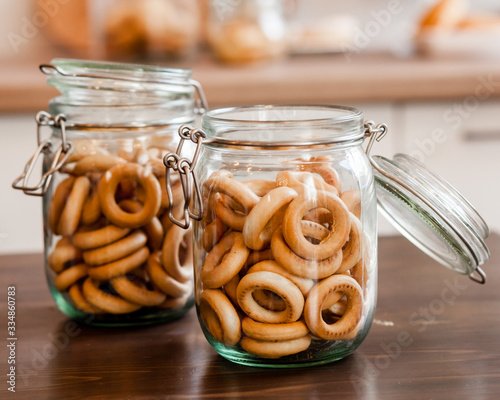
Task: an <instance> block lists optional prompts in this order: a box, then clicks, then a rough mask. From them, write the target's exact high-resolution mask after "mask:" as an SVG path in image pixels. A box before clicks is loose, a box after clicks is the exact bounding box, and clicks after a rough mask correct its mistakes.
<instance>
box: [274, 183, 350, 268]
mask: <svg viewBox="0 0 500 400" xmlns="http://www.w3.org/2000/svg"><path fill="white" fill-rule="evenodd" d="M317 207H322V208H326V209H327V210H328V211H330V212H331V213H332V215H333V219H334V230H333V231H331V232H330V233H329V235H328V236H327V237H326V238H325V239H323V240H322V241H321V243H320V244H317V245H315V244H312V243H311V242H309V241H308V240H306V238H305V237H304V235H303V234H302V229H301V221H302V218H303V217H304V215H305V214H306V213H307V212H308V211H309V210H311V209H313V208H317ZM350 227H351V221H350V218H349V211H348V210H347V207H346V206H345V205H344V203H343V202H342V201H341V200H340V199H339V198H338V197H337V196H335V195H333V194H331V193H329V192H324V191H318V192H316V193H315V195H314V196H308V195H307V196H306V195H299V196H298V197H296V198H295V199H294V200H293V201H292V202H291V203H290V205H289V206H288V209H287V210H286V212H285V217H284V218H283V237H284V238H285V241H286V243H287V244H288V246H289V247H290V249H292V251H293V252H294V253H295V254H297V255H299V256H300V257H302V258H305V259H308V260H324V259H326V258H328V257H331V256H333V255H334V254H335V253H336V252H337V251H339V250H340V249H341V248H342V246H343V245H344V243H345V242H346V240H347V238H348V236H349V230H350Z"/></svg>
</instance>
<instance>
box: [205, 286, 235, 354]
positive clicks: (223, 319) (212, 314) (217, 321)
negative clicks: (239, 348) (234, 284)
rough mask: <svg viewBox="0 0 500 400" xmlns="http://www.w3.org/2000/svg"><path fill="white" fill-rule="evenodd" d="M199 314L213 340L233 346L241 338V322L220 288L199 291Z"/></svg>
mask: <svg viewBox="0 0 500 400" xmlns="http://www.w3.org/2000/svg"><path fill="white" fill-rule="evenodd" d="M200 314H201V317H202V318H203V320H204V321H205V323H206V326H207V328H208V330H209V331H210V333H211V334H212V336H213V337H214V339H215V340H217V341H218V342H221V343H222V344H225V345H226V346H235V345H236V344H237V343H238V342H239V341H240V338H241V322H240V317H239V316H238V313H237V312H236V309H235V308H234V306H233V305H232V304H231V302H230V301H229V299H228V298H227V297H226V296H225V295H224V293H222V292H221V291H220V290H216V289H206V290H204V291H203V292H202V293H201V300H200Z"/></svg>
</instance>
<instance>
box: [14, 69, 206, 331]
mask: <svg viewBox="0 0 500 400" xmlns="http://www.w3.org/2000/svg"><path fill="white" fill-rule="evenodd" d="M41 69H42V71H43V72H45V73H47V74H49V75H50V76H49V78H48V83H49V84H51V85H53V86H55V87H56V88H57V89H59V90H60V92H61V95H60V96H58V97H56V98H54V99H52V100H51V102H50V107H49V109H50V113H45V112H40V113H39V114H38V115H37V122H38V135H39V138H38V142H39V147H38V150H37V154H38V155H42V156H43V162H42V164H43V167H42V173H43V174H44V175H43V178H42V180H41V181H40V182H39V183H38V185H34V186H30V185H29V182H30V176H29V175H30V174H31V171H30V169H29V166H30V165H33V166H34V165H35V163H36V161H37V158H36V157H34V158H33V159H32V160H30V162H29V163H28V168H27V169H26V171H25V173H24V174H23V175H21V177H20V178H21V179H18V180H17V181H16V182H17V183H18V185H15V186H18V188H19V186H20V185H19V184H20V182H22V185H21V186H23V187H20V188H21V189H23V190H24V191H25V193H27V194H36V195H43V218H44V240H45V261H46V274H47V279H48V283H49V287H50V290H51V292H52V295H53V297H54V299H55V302H56V304H57V306H58V307H59V309H60V310H61V311H62V312H64V313H65V314H66V315H68V316H69V317H70V318H73V319H76V320H81V321H83V322H86V323H90V324H94V325H106V326H123V325H137V324H151V323H157V322H163V321H168V320H171V319H174V318H178V317H180V316H182V315H184V314H185V313H186V312H187V310H188V309H189V308H190V307H191V306H192V305H193V294H192V257H191V244H190V243H191V237H190V232H186V231H183V230H182V229H180V228H178V227H177V226H174V225H173V224H172V223H171V222H170V221H169V219H168V215H166V214H165V210H166V206H167V203H168V197H167V193H166V190H165V187H166V186H165V179H164V176H165V167H164V164H163V161H162V157H163V155H164V154H166V153H167V152H170V151H175V149H176V146H177V143H178V140H177V135H174V133H175V132H177V129H178V127H179V125H180V124H183V123H192V122H194V120H195V115H196V113H197V112H198V111H197V105H196V104H195V103H196V101H195V91H196V89H198V90H200V88H199V85H198V84H197V82H195V81H192V80H191V72H190V71H189V70H178V69H175V70H174V69H167V68H155V67H149V66H141V65H129V64H118V63H100V62H86V61H76V60H53V61H52V64H51V65H44V66H41ZM199 93H200V96H201V98H202V99H203V98H204V97H203V95H202V93H201V91H199ZM43 126H50V127H51V128H52V132H51V135H50V137H49V138H48V139H46V140H42V139H41V138H40V135H41V132H40V131H41V128H42V127H43ZM173 192H174V194H175V196H176V198H179V194H180V195H181V196H182V189H181V186H180V183H179V182H177V184H174V186H173Z"/></svg>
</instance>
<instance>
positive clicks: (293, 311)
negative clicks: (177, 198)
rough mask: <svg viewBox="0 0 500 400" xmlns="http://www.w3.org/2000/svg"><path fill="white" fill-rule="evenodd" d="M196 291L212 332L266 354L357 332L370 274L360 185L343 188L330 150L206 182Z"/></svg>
mask: <svg viewBox="0 0 500 400" xmlns="http://www.w3.org/2000/svg"><path fill="white" fill-rule="evenodd" d="M202 197H203V201H204V205H205V207H204V216H203V219H202V221H201V224H202V227H203V237H202V243H201V244H202V246H203V249H204V251H205V252H206V258H205V260H204V263H203V265H202V266H201V270H200V272H199V283H200V286H201V293H200V295H199V296H197V301H198V302H199V311H200V317H201V320H202V324H203V325H204V328H205V330H206V331H208V332H209V334H210V335H211V336H212V338H213V340H215V341H216V342H219V343H222V344H223V345H225V346H229V347H233V346H238V345H239V346H240V347H241V349H243V350H244V351H246V352H248V353H251V354H254V355H257V356H259V357H262V358H279V357H283V356H288V355H292V354H297V353H300V352H303V351H306V350H307V349H308V348H309V347H310V346H311V343H312V340H325V341H337V340H350V339H353V338H354V337H355V336H356V335H357V333H358V331H359V330H360V329H361V328H362V326H363V324H364V317H365V315H364V314H365V313H364V309H363V296H364V295H363V293H364V288H366V282H367V279H368V276H367V271H366V270H367V268H366V262H365V261H366V259H367V256H368V251H365V253H366V254H363V248H364V247H363V245H364V240H363V232H362V229H361V222H360V218H361V199H360V193H359V191H358V190H346V191H342V187H341V182H340V179H339V176H338V174H337V172H336V171H335V169H333V168H332V167H331V166H330V162H329V161H328V160H327V159H324V158H322V157H317V158H313V159H312V160H310V161H309V162H307V163H305V162H304V163H301V164H300V166H298V167H297V168H296V170H295V171H281V172H279V173H278V174H277V176H276V180H275V181H270V180H250V181H246V182H241V181H238V180H236V179H234V177H233V176H232V174H231V173H230V172H228V171H225V170H220V171H217V172H214V173H213V174H212V175H211V176H210V177H209V178H208V179H207V180H206V181H205V182H204V184H203V188H202Z"/></svg>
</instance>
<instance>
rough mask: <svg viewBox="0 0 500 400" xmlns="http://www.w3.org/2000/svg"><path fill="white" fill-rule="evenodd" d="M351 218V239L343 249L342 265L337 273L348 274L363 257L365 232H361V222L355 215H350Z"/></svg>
mask: <svg viewBox="0 0 500 400" xmlns="http://www.w3.org/2000/svg"><path fill="white" fill-rule="evenodd" d="M349 214H350V218H351V230H350V232H349V239H348V240H347V242H346V244H345V245H344V247H343V248H342V264H340V267H339V269H338V270H337V273H338V274H340V273H342V272H346V271H348V270H350V269H351V268H353V267H354V266H355V265H356V264H357V263H358V261H359V260H360V259H361V256H362V255H363V243H362V238H363V232H362V230H361V222H360V221H359V219H357V218H356V217H355V216H354V214H352V213H349Z"/></svg>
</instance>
